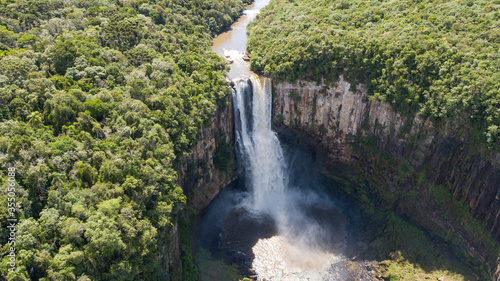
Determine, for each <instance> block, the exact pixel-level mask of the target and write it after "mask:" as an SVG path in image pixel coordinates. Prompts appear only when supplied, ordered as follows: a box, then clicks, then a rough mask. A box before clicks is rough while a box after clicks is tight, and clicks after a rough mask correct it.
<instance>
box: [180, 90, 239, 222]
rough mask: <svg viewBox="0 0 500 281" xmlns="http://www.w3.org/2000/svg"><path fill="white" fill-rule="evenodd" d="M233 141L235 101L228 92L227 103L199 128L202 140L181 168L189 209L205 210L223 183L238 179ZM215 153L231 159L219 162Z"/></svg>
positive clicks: (181, 180)
mask: <svg viewBox="0 0 500 281" xmlns="http://www.w3.org/2000/svg"><path fill="white" fill-rule="evenodd" d="M233 144H234V120H233V103H232V98H231V95H229V96H228V97H227V99H226V103H225V105H224V106H218V108H217V109H216V110H215V113H214V118H213V120H212V123H211V124H210V126H208V127H206V128H202V129H201V130H200V140H199V141H198V143H197V144H196V146H194V147H193V148H192V149H191V152H190V153H189V155H187V156H186V157H185V158H184V159H183V161H182V164H181V165H180V168H179V169H178V172H179V185H180V186H181V187H182V189H183V190H184V194H186V196H187V201H188V202H187V203H188V204H187V205H188V206H189V208H190V209H191V210H187V211H188V212H190V213H198V212H199V211H201V210H203V209H205V208H206V207H207V206H208V204H209V203H210V202H211V201H212V199H213V198H214V197H215V196H216V195H217V193H219V191H220V190H221V189H222V188H223V187H224V186H226V185H228V184H229V183H230V182H231V181H233V180H235V179H236V176H237V170H236V165H235V164H236V163H235V159H234V147H233ZM223 147H225V148H226V149H222V148H223ZM228 149H229V151H228ZM228 153H229V154H228ZM221 154H223V155H221ZM216 155H219V157H220V156H222V157H223V158H227V159H226V160H227V161H228V162H227V163H218V161H219V162H221V161H222V160H218V159H217V157H216ZM217 160H218V161H217ZM221 165H224V166H225V167H220V166H221Z"/></svg>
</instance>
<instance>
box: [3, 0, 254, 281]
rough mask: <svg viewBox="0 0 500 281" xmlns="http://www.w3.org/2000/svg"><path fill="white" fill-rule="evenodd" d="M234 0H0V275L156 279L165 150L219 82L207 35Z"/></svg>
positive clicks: (188, 138) (193, 138) (165, 192)
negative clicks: (11, 173) (11, 171)
mask: <svg viewBox="0 0 500 281" xmlns="http://www.w3.org/2000/svg"><path fill="white" fill-rule="evenodd" d="M243 2H247V3H248V0H223V1H216V0H207V1H187V0H158V1H156V0H149V1H148V0H131V1H123V0H110V1H108V0H81V1H72V0H70V1H61V0H20V1H14V0H2V1H1V2H0V165H1V167H2V168H1V170H0V176H1V177H0V185H1V186H2V188H1V190H0V201H1V202H2V204H0V222H1V227H0V240H1V241H2V242H1V246H0V251H1V256H2V260H1V262H0V264H1V267H0V279H4V278H6V279H8V280H165V279H168V276H167V273H168V272H167V270H166V267H167V263H168V262H169V261H168V260H167V258H168V257H167V252H168V249H169V243H170V241H171V238H170V237H169V233H170V230H171V227H172V225H173V224H174V223H175V221H176V215H177V213H178V211H179V210H180V208H181V207H182V204H183V203H184V202H185V196H184V194H183V192H182V190H181V188H180V187H179V186H178V184H177V172H176V170H175V167H176V161H178V159H179V158H180V157H181V156H182V155H183V154H184V153H186V152H187V151H188V150H189V148H190V147H191V146H192V145H193V144H195V143H196V142H197V139H198V133H199V128H200V127H201V126H203V125H207V124H209V123H210V122H211V117H212V114H213V111H214V108H215V106H216V104H217V103H218V102H224V100H225V97H226V95H227V94H228V93H229V91H230V89H229V87H227V85H226V81H225V79H224V74H223V70H224V69H225V64H224V60H222V59H221V58H219V57H218V56H217V55H216V54H215V53H213V52H211V51H210V43H211V38H212V37H213V36H214V34H217V33H219V32H221V31H222V30H224V29H225V28H227V27H228V26H229V24H231V23H232V22H233V21H234V20H235V19H236V18H237V17H238V16H239V14H240V12H241V11H242V9H243V8H244V3H243ZM7 167H14V168H15V180H16V182H17V185H16V195H15V196H16V197H15V198H16V207H17V210H16V213H15V218H17V219H18V223H17V226H16V227H17V232H16V235H17V236H16V245H15V248H16V258H17V267H16V270H15V272H8V268H9V266H7V261H8V257H7V256H6V255H7V254H8V253H9V251H10V248H11V245H9V244H7V243H6V241H8V240H7V238H8V236H9V232H8V229H7V228H6V227H5V226H6V225H7V219H8V218H9V217H10V215H9V213H8V211H7V204H6V202H7V200H8V193H7V187H8V183H7V175H8V172H7ZM4 203H5V204H4ZM171 270H172V269H171Z"/></svg>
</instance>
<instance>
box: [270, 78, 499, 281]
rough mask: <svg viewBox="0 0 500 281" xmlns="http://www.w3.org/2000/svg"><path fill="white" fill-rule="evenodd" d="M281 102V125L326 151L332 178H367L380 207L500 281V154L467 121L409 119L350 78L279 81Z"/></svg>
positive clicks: (277, 113) (277, 107)
mask: <svg viewBox="0 0 500 281" xmlns="http://www.w3.org/2000/svg"><path fill="white" fill-rule="evenodd" d="M353 90H354V91H353ZM273 95H274V97H273V116H274V120H273V122H274V125H275V126H276V127H277V128H283V129H287V130H292V131H294V132H296V133H297V134H299V135H302V136H303V139H304V140H306V142H309V145H310V146H311V147H314V148H315V149H316V150H320V151H319V152H320V153H317V155H318V157H319V158H321V161H322V162H323V164H324V165H323V166H324V168H323V171H322V172H323V173H324V174H326V175H329V176H332V177H335V178H342V179H345V180H351V181H352V180H353V178H355V177H358V178H359V177H361V180H359V179H358V181H366V182H369V185H370V186H371V187H367V189H369V192H368V194H370V195H371V196H374V197H378V199H379V200H378V207H382V208H384V207H385V208H394V209H396V210H397V211H398V212H400V213H402V214H405V215H407V216H408V217H410V218H412V219H413V220H415V221H416V222H417V223H419V224H420V225H422V226H423V227H425V228H427V229H429V230H431V231H432V232H434V233H436V234H438V235H439V236H441V237H443V238H445V239H446V240H448V241H451V242H452V243H453V244H454V245H456V246H458V247H459V248H461V249H462V250H463V251H465V252H467V253H469V254H470V255H471V256H474V257H476V258H477V259H479V260H480V261H481V262H483V263H485V264H487V265H488V269H489V272H490V275H491V276H492V279H493V280H499V279H500V277H499V276H500V270H499V268H498V263H499V260H498V258H499V256H498V252H497V250H498V241H500V153H492V151H491V150H490V149H488V148H486V146H485V145H484V143H482V142H481V141H479V140H477V139H478V138H477V136H475V135H473V130H471V128H469V127H467V126H468V125H466V124H467V122H465V121H463V120H461V118H458V117H457V118H453V119H451V120H450V121H446V122H445V121H440V122H431V121H430V120H429V119H424V118H421V117H418V116H416V115H415V114H408V116H405V115H401V114H399V113H396V112H395V111H394V110H393V109H392V108H391V105H390V104H388V103H385V102H380V101H374V100H372V101H371V100H370V99H369V97H368V95H367V91H366V89H365V88H364V87H363V85H359V86H357V87H356V89H351V85H350V84H349V83H348V82H347V81H345V80H344V79H343V77H340V79H339V81H338V82H337V83H335V84H334V85H329V86H327V85H324V84H316V83H314V82H305V81H299V82H295V83H287V82H278V83H275V85H274V87H273ZM349 171H351V172H349ZM356 175H358V176H356ZM359 188H364V187H359ZM359 192H365V191H364V190H360V191H359ZM376 201H377V200H376Z"/></svg>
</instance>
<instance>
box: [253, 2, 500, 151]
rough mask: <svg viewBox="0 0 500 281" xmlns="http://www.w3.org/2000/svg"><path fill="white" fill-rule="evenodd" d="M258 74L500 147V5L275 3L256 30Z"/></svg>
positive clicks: (254, 36) (474, 3) (263, 13)
mask: <svg viewBox="0 0 500 281" xmlns="http://www.w3.org/2000/svg"><path fill="white" fill-rule="evenodd" d="M249 35H250V36H249V41H248V51H249V52H250V53H251V63H252V64H251V67H252V70H254V71H257V72H260V73H263V74H264V75H268V76H272V77H275V78H278V79H280V80H288V81H294V80H297V79H313V80H316V81H318V82H319V81H320V80H321V79H322V78H324V79H325V80H326V81H327V82H334V81H335V80H336V79H337V78H338V76H339V75H340V74H343V75H345V76H346V77H347V79H348V80H349V81H350V82H352V83H353V85H354V86H355V85H356V84H357V83H363V84H365V85H366V86H367V88H368V91H369V94H370V96H371V99H378V100H382V101H387V102H390V103H391V104H393V106H394V108H395V109H396V110H398V111H400V112H409V111H410V112H418V113H420V114H421V115H422V116H430V117H432V118H433V119H435V120H439V119H443V118H450V117H451V118H453V116H456V115H457V114H460V115H464V116H466V119H469V120H471V121H472V124H473V126H474V127H476V128H477V129H478V130H479V132H481V138H482V139H483V140H484V141H485V142H488V143H489V145H490V146H492V147H497V145H498V143H500V52H499V50H500V1H498V0H478V1H472V0H410V1H406V0H394V1H385V0H368V1H364V0H349V1H346V0H335V1H326V0H275V1H271V3H270V4H269V5H268V6H267V7H266V8H265V9H264V10H263V11H262V13H261V14H259V16H258V18H257V20H256V21H254V22H253V23H251V24H250V27H249Z"/></svg>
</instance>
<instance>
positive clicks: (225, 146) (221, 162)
mask: <svg viewBox="0 0 500 281" xmlns="http://www.w3.org/2000/svg"><path fill="white" fill-rule="evenodd" d="M233 161H234V155H233V149H232V146H231V143H228V142H226V139H225V134H224V132H221V133H220V134H219V135H218V136H216V148H215V152H214V165H215V168H217V169H218V170H219V171H225V172H228V171H229V168H230V167H231V165H232V163H233Z"/></svg>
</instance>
